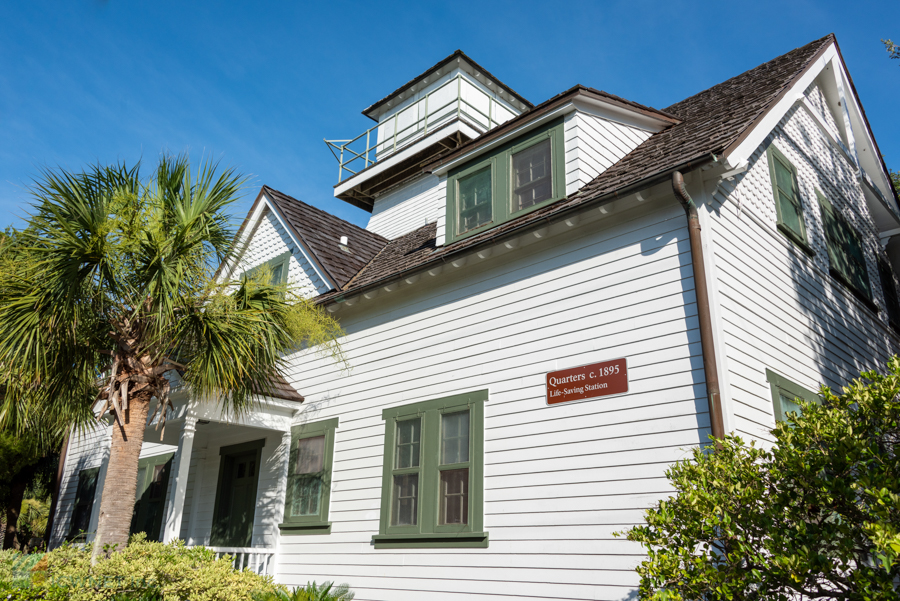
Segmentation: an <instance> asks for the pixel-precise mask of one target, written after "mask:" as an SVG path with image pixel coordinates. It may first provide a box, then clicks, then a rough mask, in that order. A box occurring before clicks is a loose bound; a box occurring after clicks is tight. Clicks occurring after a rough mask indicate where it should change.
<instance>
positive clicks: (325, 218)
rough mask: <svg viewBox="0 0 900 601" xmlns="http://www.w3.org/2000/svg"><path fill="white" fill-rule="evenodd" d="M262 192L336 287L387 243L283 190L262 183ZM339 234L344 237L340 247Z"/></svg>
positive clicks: (340, 285)
mask: <svg viewBox="0 0 900 601" xmlns="http://www.w3.org/2000/svg"><path fill="white" fill-rule="evenodd" d="M263 192H264V193H265V194H266V196H268V197H269V199H271V201H272V203H273V204H274V205H275V207H276V208H277V209H278V211H279V212H280V213H281V214H282V215H283V216H284V218H285V221H287V225H288V227H290V228H291V230H292V231H293V233H294V235H295V236H296V237H297V238H299V239H300V240H301V241H302V242H303V244H304V245H305V246H306V247H307V248H308V249H309V251H310V252H312V253H313V255H315V258H316V260H317V261H318V262H319V264H320V265H321V266H322V268H323V269H325V271H326V272H327V275H328V277H329V278H331V280H332V281H333V282H335V283H336V284H337V285H338V286H339V287H343V286H345V285H346V284H347V283H348V282H349V281H350V279H351V278H352V277H353V276H354V275H356V274H357V273H359V271H360V270H361V269H362V268H363V267H364V266H365V265H367V264H368V263H369V262H370V261H371V260H372V259H373V258H374V257H375V255H376V254H378V251H380V250H381V249H382V248H384V247H385V245H387V243H388V240H387V238H383V237H381V236H379V235H378V234H375V233H372V232H370V231H368V230H364V229H363V228H361V227H359V226H357V225H353V224H352V223H350V222H349V221H344V220H343V219H341V218H340V217H336V216H334V215H332V214H330V213H326V212H325V211H322V210H320V209H317V208H315V207H313V206H311V205H308V204H306V203H305V202H302V201H300V200H297V199H296V198H292V197H291V196H288V195H287V194H284V193H283V192H279V191H278V190H275V189H273V188H270V187H268V186H263ZM342 236H346V237H347V239H348V243H347V247H346V250H345V249H342V248H341V245H340V240H341V237H342Z"/></svg>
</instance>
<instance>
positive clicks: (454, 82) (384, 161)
mask: <svg viewBox="0 0 900 601" xmlns="http://www.w3.org/2000/svg"><path fill="white" fill-rule="evenodd" d="M531 108H532V104H531V103H530V102H528V101H527V100H525V99H524V98H523V97H522V96H520V95H519V94H517V93H516V92H515V91H514V90H513V89H512V88H510V87H509V86H507V85H506V84H504V83H503V82H501V81H500V80H499V79H497V78H496V77H494V76H493V75H492V74H491V73H489V72H488V71H487V70H486V69H484V68H483V67H482V66H481V65H479V64H478V63H476V62H475V61H473V60H472V59H471V58H469V57H468V56H466V54H465V53H464V52H462V51H460V50H457V51H456V52H454V53H453V54H451V55H450V56H448V57H447V58H445V59H444V60H442V61H440V62H439V63H437V64H436V65H434V66H433V67H431V68H430V69H428V70H427V71H425V72H424V73H422V74H421V75H419V76H418V77H415V78H414V79H412V80H411V81H409V82H407V83H406V84H404V85H403V86H401V87H399V88H397V89H396V90H394V91H393V92H391V93H390V94H388V95H387V96H385V97H384V98H382V99H381V100H379V101H378V102H376V103H374V104H372V105H371V106H369V107H368V108H367V109H365V110H364V111H363V115H365V116H367V117H369V118H370V119H372V120H373V121H375V122H376V123H377V125H375V126H373V127H371V128H369V129H367V130H366V131H364V132H363V133H361V134H359V135H358V136H356V137H355V138H353V139H349V140H326V143H327V144H328V146H329V148H330V149H331V151H332V153H334V155H335V158H336V159H337V160H338V162H339V177H338V184H337V185H336V186H335V187H334V195H335V197H336V198H340V199H341V200H345V201H347V202H349V203H350V204H352V205H355V206H357V207H360V208H362V209H365V210H367V211H370V212H371V211H372V207H373V205H374V201H375V198H376V196H377V195H379V194H382V193H384V192H386V191H387V190H390V189H392V188H394V187H396V186H399V185H401V184H403V183H404V182H406V181H408V180H410V179H411V178H414V177H416V176H418V175H420V174H421V171H422V167H424V166H425V165H427V164H429V163H432V162H433V161H434V160H435V158H437V157H438V156H439V155H440V154H441V153H445V152H447V151H450V150H454V149H456V148H457V147H459V146H460V145H462V144H463V143H465V142H467V141H469V140H472V139H475V138H477V137H478V136H480V135H482V134H484V133H485V132H487V131H489V130H491V129H493V128H495V127H497V126H498V125H500V124H503V123H505V122H507V121H509V120H510V119H512V118H514V117H515V116H517V115H519V114H521V113H522V112H524V111H526V110H528V109H531Z"/></svg>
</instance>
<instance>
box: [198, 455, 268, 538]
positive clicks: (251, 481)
mask: <svg viewBox="0 0 900 601" xmlns="http://www.w3.org/2000/svg"><path fill="white" fill-rule="evenodd" d="M265 442H266V441H265V439H262V440H256V441H253V442H247V443H243V444H239V445H232V446H230V447H222V448H221V449H220V450H219V454H220V455H221V457H222V458H221V461H220V463H219V482H218V486H217V487H216V504H215V508H214V510H213V527H212V536H211V538H210V544H211V545H213V546H216V547H249V546H250V544H251V538H252V536H253V517H254V515H255V510H256V488H257V484H258V483H259V464H260V458H261V456H262V448H263V446H264V445H265Z"/></svg>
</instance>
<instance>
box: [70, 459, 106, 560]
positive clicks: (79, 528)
mask: <svg viewBox="0 0 900 601" xmlns="http://www.w3.org/2000/svg"><path fill="white" fill-rule="evenodd" d="M99 477H100V468H99V467H92V468H88V469H85V470H81V471H80V472H78V488H77V489H76V492H75V504H74V505H72V513H71V515H70V516H69V533H68V534H67V535H66V540H67V541H75V542H85V541H86V540H87V532H88V528H90V526H91V513H92V512H93V510H94V496H95V495H96V493H97V479H98V478H99Z"/></svg>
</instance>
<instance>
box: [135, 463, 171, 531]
mask: <svg viewBox="0 0 900 601" xmlns="http://www.w3.org/2000/svg"><path fill="white" fill-rule="evenodd" d="M173 455H174V453H168V454H167V455H158V456H156V457H146V458H144V459H141V460H140V461H138V478H137V490H136V491H135V499H134V512H133V513H132V515H131V529H130V530H131V534H137V533H138V532H143V533H145V534H146V535H147V540H156V541H158V540H161V539H160V534H161V530H162V519H163V513H165V507H166V491H167V490H168V488H169V472H170V471H171V467H172V456H173Z"/></svg>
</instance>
